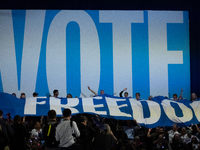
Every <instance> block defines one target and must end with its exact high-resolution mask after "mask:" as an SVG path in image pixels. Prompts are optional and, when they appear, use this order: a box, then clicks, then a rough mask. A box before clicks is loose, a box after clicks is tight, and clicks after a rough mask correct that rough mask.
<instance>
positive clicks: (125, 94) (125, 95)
mask: <svg viewBox="0 0 200 150" xmlns="http://www.w3.org/2000/svg"><path fill="white" fill-rule="evenodd" d="M126 90H127V88H125V89H123V90H122V91H121V92H120V93H119V96H120V97H123V96H122V93H123V92H124V91H126ZM124 97H128V92H125V93H124Z"/></svg>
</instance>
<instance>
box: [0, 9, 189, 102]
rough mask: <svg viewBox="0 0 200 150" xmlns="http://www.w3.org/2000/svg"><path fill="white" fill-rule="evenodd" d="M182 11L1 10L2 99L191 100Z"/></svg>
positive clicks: (186, 26)
mask: <svg viewBox="0 0 200 150" xmlns="http://www.w3.org/2000/svg"><path fill="white" fill-rule="evenodd" d="M188 24H189V23H188V12H187V11H109V10H106V11H104V10H86V11H84V10H0V92H6V93H13V92H15V93H16V94H17V96H18V97H19V95H20V93H21V92H25V93H26V95H27V96H28V97H30V96H31V95H32V93H33V92H38V93H39V96H45V95H46V93H51V94H52V92H53V90H54V89H58V90H59V93H60V96H61V97H66V95H67V93H71V94H72V95H73V97H75V96H78V97H83V95H85V96H86V97H91V92H90V91H89V90H88V89H87V86H90V88H91V89H92V90H94V91H95V92H98V93H99V92H100V90H104V91H105V93H107V94H109V95H115V96H117V95H119V92H120V91H121V90H123V89H124V88H127V92H128V93H129V95H130V96H132V97H135V93H136V92H139V93H140V94H141V97H142V98H144V99H147V98H148V96H149V95H153V96H156V95H163V96H168V97H172V95H173V94H174V93H177V94H178V95H179V93H180V91H181V88H183V90H184V92H183V97H184V98H187V99H189V98H190V60H189V58H190V54H189V31H188V30H189V27H188Z"/></svg>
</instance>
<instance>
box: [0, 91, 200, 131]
mask: <svg viewBox="0 0 200 150" xmlns="http://www.w3.org/2000/svg"><path fill="white" fill-rule="evenodd" d="M0 101H1V105H0V109H1V110H3V112H4V117H6V114H7V113H11V117H12V118H13V117H14V116H15V115H20V116H24V115H25V116H42V115H47V112H48V111H49V110H50V109H54V110H55V111H56V112H57V115H58V116H61V115H62V111H63V110H64V109H65V108H70V109H71V110H72V114H73V115H75V114H81V113H89V114H98V115H100V116H102V117H106V118H112V119H120V120H133V119H136V120H137V122H138V123H140V124H141V125H143V126H146V127H150V128H153V127H156V126H172V124H173V123H177V124H178V125H179V126H189V125H191V124H197V123H199V122H200V116H199V113H200V101H199V100H196V101H194V102H190V101H188V100H178V101H174V100H169V99H166V98H165V97H162V96H157V97H154V98H153V99H152V101H150V100H139V101H137V100H136V99H134V98H121V97H114V96H110V95H106V94H104V95H98V96H95V97H90V98H55V97H31V98H26V99H18V98H15V97H13V96H12V95H10V94H6V93H2V92H0Z"/></svg>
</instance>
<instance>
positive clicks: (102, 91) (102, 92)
mask: <svg viewBox="0 0 200 150" xmlns="http://www.w3.org/2000/svg"><path fill="white" fill-rule="evenodd" d="M88 90H90V91H91V92H92V93H93V94H94V95H95V96H96V95H98V94H97V93H96V92H95V91H93V90H91V89H90V87H89V86H88ZM103 94H105V92H104V90H101V92H100V95H103Z"/></svg>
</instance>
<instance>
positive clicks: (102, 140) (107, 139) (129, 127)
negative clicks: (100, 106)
mask: <svg viewBox="0 0 200 150" xmlns="http://www.w3.org/2000/svg"><path fill="white" fill-rule="evenodd" d="M25 119H26V120H25ZM39 120H40V121H39ZM199 138H200V129H199V127H198V125H191V126H190V127H182V128H179V127H177V125H176V124H174V125H173V126H172V127H156V128H153V129H148V128H144V127H142V126H140V125H139V124H138V123H137V121H136V120H127V121H119V120H114V119H112V120H111V119H107V118H101V117H100V116H98V115H90V114H78V115H75V116H71V110H70V109H64V110H63V117H62V118H57V117H56V112H55V110H50V111H49V112H48V115H47V117H41V118H38V117H26V118H23V119H22V118H21V117H20V116H19V115H16V116H15V117H14V120H11V121H10V120H8V119H4V118H3V112H2V111H1V110H0V150H200V140H199Z"/></svg>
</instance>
